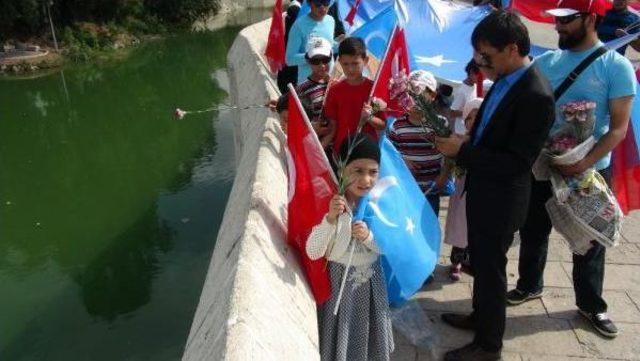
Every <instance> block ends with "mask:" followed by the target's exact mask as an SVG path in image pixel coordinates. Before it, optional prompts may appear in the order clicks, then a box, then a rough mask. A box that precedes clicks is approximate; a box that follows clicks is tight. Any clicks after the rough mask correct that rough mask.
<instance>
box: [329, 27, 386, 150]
mask: <svg viewBox="0 0 640 361" xmlns="http://www.w3.org/2000/svg"><path fill="white" fill-rule="evenodd" d="M338 62H339V63H340V66H341V67H342V71H343V73H344V76H345V78H344V79H342V80H340V81H339V82H338V83H336V84H333V85H331V86H330V87H329V91H328V93H327V95H326V97H327V99H326V103H325V106H324V115H325V117H326V118H327V119H328V120H329V122H331V125H332V126H331V128H332V129H333V134H332V136H333V150H334V153H338V149H340V145H341V144H342V142H343V141H344V140H345V139H347V137H348V136H350V135H354V134H356V132H357V130H358V124H360V122H363V124H364V127H363V128H362V132H363V133H365V134H368V135H370V136H371V137H372V138H373V139H378V134H377V130H382V129H384V126H385V123H384V120H382V119H380V118H378V117H374V116H371V112H372V107H371V105H370V104H369V95H370V94H371V88H373V81H371V80H370V79H368V78H366V77H364V76H363V75H362V72H363V70H364V67H365V66H366V65H367V63H368V62H369V57H368V56H367V47H366V45H365V44H364V41H362V39H360V38H356V37H350V38H346V39H344V40H343V41H342V42H341V43H340V46H339V47H338Z"/></svg>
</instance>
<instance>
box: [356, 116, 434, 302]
mask: <svg viewBox="0 0 640 361" xmlns="http://www.w3.org/2000/svg"><path fill="white" fill-rule="evenodd" d="M394 120H395V119H389V121H388V124H389V126H390V125H391V124H392V123H393V121H394ZM380 153H381V157H380V175H379V178H378V182H377V183H376V185H375V187H374V188H373V189H372V190H371V191H370V192H369V194H368V196H367V199H365V201H363V202H361V205H360V206H359V207H358V208H359V209H358V210H357V211H356V212H355V213H356V215H355V216H354V218H355V219H358V218H360V217H362V219H363V220H364V221H365V222H366V223H367V225H368V227H369V228H370V229H371V231H372V232H373V234H374V237H375V241H376V243H377V245H378V247H379V248H380V250H381V252H382V267H383V269H384V273H385V280H386V283H387V291H388V294H389V303H390V304H391V305H392V306H394V307H397V306H401V305H402V304H403V303H404V302H406V301H407V300H408V299H409V298H411V296H413V295H414V294H415V293H416V292H417V291H418V290H419V289H420V287H422V284H423V283H424V281H425V280H426V279H427V277H429V275H430V274H431V273H433V270H434V269H435V267H436V263H437V259H438V255H439V254H440V224H439V223H438V218H437V217H436V215H435V213H434V212H433V210H432V209H431V206H430V205H429V203H428V202H427V200H426V198H425V196H424V194H423V193H422V191H421V190H420V187H418V184H417V183H416V181H415V179H414V178H413V175H412V174H411V172H410V171H409V169H408V168H407V166H406V165H405V162H404V160H403V158H402V156H401V155H400V153H398V151H397V150H396V149H395V147H394V146H393V144H391V141H389V139H388V138H387V136H386V134H385V135H383V136H382V138H381V139H380ZM363 206H364V207H365V208H364V210H363V209H362V207H363ZM358 214H361V216H360V217H359V216H358Z"/></svg>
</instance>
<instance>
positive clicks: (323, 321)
mask: <svg viewBox="0 0 640 361" xmlns="http://www.w3.org/2000/svg"><path fill="white" fill-rule="evenodd" d="M345 268H346V267H345V266H344V265H343V264H340V263H335V262H329V264H328V269H329V277H330V279H331V298H330V299H329V300H328V301H327V302H325V303H324V304H323V305H322V306H320V307H319V308H318V323H319V325H318V326H319V333H320V357H321V360H322V361H360V360H361V361H369V360H384V361H387V360H389V358H390V356H389V355H390V354H391V352H392V351H393V347H394V345H393V332H392V327H391V315H390V312H389V304H388V300H387V289H386V286H385V282H384V273H383V271H382V267H381V265H380V261H379V260H378V261H376V262H375V263H374V264H373V265H371V266H366V267H353V266H352V267H349V275H348V276H347V282H346V284H345V288H344V291H343V294H342V300H341V301H340V308H339V309H338V314H337V315H335V316H334V315H333V310H334V307H335V305H336V300H337V299H338V293H339V292H340V284H341V282H342V276H343V274H344V270H345Z"/></svg>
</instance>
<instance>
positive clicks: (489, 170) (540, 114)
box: [457, 64, 555, 234]
mask: <svg viewBox="0 0 640 361" xmlns="http://www.w3.org/2000/svg"><path fill="white" fill-rule="evenodd" d="M492 90H493V89H492ZM492 90H490V91H489V92H488V93H487V99H488V98H489V97H490V96H491V93H492ZM554 107H555V102H554V99H553V90H552V89H551V86H550V85H549V83H548V81H547V80H546V78H545V77H544V76H543V75H542V74H541V73H540V71H539V70H538V68H537V67H536V65H535V64H532V65H531V66H530V67H529V69H527V71H526V72H525V73H524V74H523V75H522V76H521V77H520V79H518V81H517V82H516V83H515V84H513V86H512V87H511V89H509V91H508V92H507V94H505V96H504V98H503V99H502V101H501V102H500V104H499V105H498V107H497V108H496V110H495V112H494V113H493V115H492V117H491V119H490V120H489V122H488V124H487V126H486V127H485V129H484V132H483V134H482V137H481V138H480V140H479V142H478V144H477V145H475V146H474V145H473V141H474V139H475V137H477V134H476V133H477V128H478V124H479V123H480V119H481V117H482V113H483V112H484V108H485V106H484V104H483V105H482V106H481V107H480V110H479V111H478V115H477V116H476V122H475V124H474V127H473V129H472V131H471V134H472V138H471V140H469V141H468V142H465V143H464V144H463V145H462V147H461V148H460V152H459V153H458V156H457V164H458V165H459V166H461V167H463V168H465V169H466V170H467V176H466V184H465V188H466V191H467V219H468V224H469V232H483V233H485V232H489V233H490V234H495V233H500V234H504V233H513V232H515V231H516V230H517V229H518V228H520V226H521V225H522V224H523V223H524V220H525V219H526V216H527V209H528V205H529V196H530V193H531V167H532V165H533V163H534V162H535V160H536V158H537V157H538V154H539V153H540V150H541V149H542V146H543V145H544V142H545V140H546V139H547V137H548V135H549V130H550V129H551V125H552V124H553V121H554V118H555V110H554Z"/></svg>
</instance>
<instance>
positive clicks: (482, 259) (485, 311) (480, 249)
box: [468, 224, 513, 351]
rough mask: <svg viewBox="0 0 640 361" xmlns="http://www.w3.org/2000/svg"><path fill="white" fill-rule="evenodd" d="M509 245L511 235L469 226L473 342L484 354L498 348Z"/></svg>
mask: <svg viewBox="0 0 640 361" xmlns="http://www.w3.org/2000/svg"><path fill="white" fill-rule="evenodd" d="M512 242H513V233H510V234H508V233H503V234H501V233H497V232H496V233H493V232H487V231H486V230H485V231H480V230H478V229H474V227H473V226H472V225H471V224H469V247H468V250H469V257H470V260H471V268H472V269H473V273H474V274H473V276H474V277H473V314H472V316H473V317H474V321H475V324H476V334H475V339H474V342H475V343H477V344H478V345H480V347H482V348H483V349H485V350H487V351H498V350H500V349H502V337H503V335H504V327H505V321H506V317H507V315H506V307H507V271H506V268H507V251H508V250H509V247H510V246H511V243H512Z"/></svg>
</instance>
